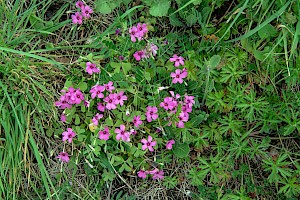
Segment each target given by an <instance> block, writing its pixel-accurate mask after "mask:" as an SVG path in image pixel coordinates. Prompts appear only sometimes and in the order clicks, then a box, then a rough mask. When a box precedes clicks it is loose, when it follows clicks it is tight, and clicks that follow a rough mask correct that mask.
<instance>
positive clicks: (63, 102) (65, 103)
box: [54, 95, 72, 109]
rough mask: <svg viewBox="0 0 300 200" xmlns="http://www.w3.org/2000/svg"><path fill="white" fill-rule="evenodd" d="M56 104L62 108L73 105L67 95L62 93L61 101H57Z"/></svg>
mask: <svg viewBox="0 0 300 200" xmlns="http://www.w3.org/2000/svg"><path fill="white" fill-rule="evenodd" d="M54 104H55V106H57V107H58V108H60V109H66V108H72V105H70V104H69V103H68V98H67V96H66V95H62V96H61V97H60V99H59V101H56V102H55V103H54Z"/></svg>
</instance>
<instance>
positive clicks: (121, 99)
mask: <svg viewBox="0 0 300 200" xmlns="http://www.w3.org/2000/svg"><path fill="white" fill-rule="evenodd" d="M123 94H124V92H123V91H121V92H119V93H118V94H116V96H115V103H116V104H120V105H121V106H123V104H124V101H126V100H127V96H126V95H123Z"/></svg>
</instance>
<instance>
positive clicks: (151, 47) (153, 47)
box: [150, 44, 158, 56]
mask: <svg viewBox="0 0 300 200" xmlns="http://www.w3.org/2000/svg"><path fill="white" fill-rule="evenodd" d="M150 50H151V52H152V55H153V56H156V54H157V50H158V47H157V46H156V45H155V44H150Z"/></svg>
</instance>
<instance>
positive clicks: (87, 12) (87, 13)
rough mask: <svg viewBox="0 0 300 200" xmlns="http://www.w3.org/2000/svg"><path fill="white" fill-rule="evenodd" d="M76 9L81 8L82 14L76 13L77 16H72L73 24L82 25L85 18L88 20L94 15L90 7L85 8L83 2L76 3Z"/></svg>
mask: <svg viewBox="0 0 300 200" xmlns="http://www.w3.org/2000/svg"><path fill="white" fill-rule="evenodd" d="M76 8H80V12H76V13H75V14H73V15H71V17H72V23H73V24H82V20H83V18H86V19H88V18H90V17H91V14H92V13H93V9H92V8H90V7H89V6H85V5H84V3H83V2H82V1H77V2H76Z"/></svg>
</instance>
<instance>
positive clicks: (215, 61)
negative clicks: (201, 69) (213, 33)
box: [209, 55, 221, 68]
mask: <svg viewBox="0 0 300 200" xmlns="http://www.w3.org/2000/svg"><path fill="white" fill-rule="evenodd" d="M220 60H221V56H219V55H214V56H213V57H211V58H210V60H209V65H210V67H211V68H215V67H217V66H218V64H219V63H220Z"/></svg>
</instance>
